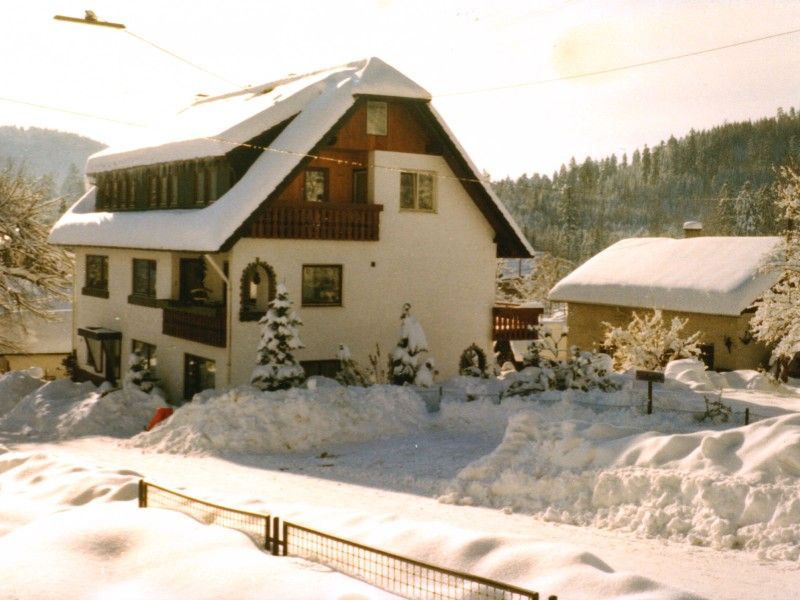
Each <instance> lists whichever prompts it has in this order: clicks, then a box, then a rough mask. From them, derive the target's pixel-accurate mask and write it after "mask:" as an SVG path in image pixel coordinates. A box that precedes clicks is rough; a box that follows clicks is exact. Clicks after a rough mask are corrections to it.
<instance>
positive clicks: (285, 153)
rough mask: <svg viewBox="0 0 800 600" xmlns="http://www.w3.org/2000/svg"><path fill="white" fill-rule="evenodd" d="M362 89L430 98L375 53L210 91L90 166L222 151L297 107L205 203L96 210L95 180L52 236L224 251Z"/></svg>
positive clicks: (70, 241) (64, 240)
mask: <svg viewBox="0 0 800 600" xmlns="http://www.w3.org/2000/svg"><path fill="white" fill-rule="evenodd" d="M262 92H263V93H262ZM360 95H378V96H382V97H397V98H411V99H416V100H422V101H429V100H430V94H429V93H428V92H427V91H425V90H424V89H423V88H421V87H419V86H418V85H417V84H415V83H414V82H412V81H411V80H409V79H408V78H407V77H406V76H405V75H403V74H401V73H399V72H398V71H396V70H395V69H394V68H392V67H391V66H389V65H387V64H386V63H384V62H383V61H381V60H380V59H378V58H374V57H373V58H369V59H365V60H362V61H357V62H353V63H350V64H348V65H344V66H342V67H336V68H333V69H329V70H326V71H320V72H318V73H313V74H311V75H308V76H303V77H299V78H292V79H288V80H284V81H280V82H275V83H272V84H266V85H263V86H258V87H256V88H250V89H248V90H245V91H243V92H239V93H234V94H228V95H226V96H220V97H218V98H209V99H206V100H203V101H202V102H199V103H196V104H195V105H193V106H192V107H190V108H189V109H187V110H186V111H185V113H182V114H181V115H180V116H179V117H178V118H177V119H176V120H175V121H176V123H175V129H176V131H177V132H176V133H173V132H170V133H168V134H167V139H166V140H164V139H159V140H156V141H153V142H151V143H144V144H142V145H140V146H139V147H137V148H134V149H130V148H129V149H122V150H118V149H114V148H111V149H106V150H103V151H101V152H100V153H98V154H95V155H93V156H92V157H90V158H89V161H88V163H87V169H86V170H87V172H89V173H95V172H100V171H106V170H110V169H122V168H130V167H134V166H141V165H149V164H158V163H164V162H171V161H176V160H187V159H190V158H200V157H207V156H220V155H222V154H225V153H227V152H229V151H231V150H232V149H233V148H235V147H236V146H237V145H239V144H241V143H242V142H246V141H248V140H250V139H252V138H253V137H255V136H256V135H258V134H260V133H262V132H264V131H266V130H268V129H269V128H270V127H272V126H274V125H276V124H278V123H281V122H283V121H285V120H286V119H287V118H289V117H291V116H293V115H296V116H295V118H294V119H293V120H292V122H291V123H290V124H289V125H288V126H287V127H286V128H285V129H284V130H283V131H282V132H281V134H280V135H279V136H278V137H277V138H276V139H275V140H274V141H273V142H272V144H271V145H270V150H269V151H266V152H263V153H262V154H261V155H260V156H259V157H258V158H257V159H256V161H255V163H254V164H253V165H252V166H251V167H250V169H248V171H247V172H246V173H245V174H244V176H243V177H242V178H241V179H240V180H239V181H238V182H237V183H236V184H235V185H234V186H233V187H232V188H231V189H230V190H228V192H226V193H225V194H224V195H223V196H222V197H220V198H219V199H218V200H217V201H216V202H214V203H212V204H211V205H209V206H206V207H204V208H201V209H180V210H158V211H127V212H117V213H111V212H95V201H96V189H95V188H91V189H90V190H89V191H87V193H86V194H85V195H84V196H83V197H82V198H81V199H79V200H78V201H77V202H76V203H75V204H74V205H73V206H72V207H71V208H70V209H69V210H68V211H67V212H66V213H65V214H64V215H62V217H61V218H60V219H59V220H58V222H57V223H56V224H55V225H54V227H53V229H52V231H51V233H50V238H49V239H50V242H51V243H53V244H62V245H70V246H76V245H77V246H80V245H87V244H89V243H90V242H91V245H92V246H101V247H112V248H150V249H159V250H187V251H196V252H216V251H218V250H219V248H220V247H221V246H222V245H223V244H224V243H225V242H226V241H227V240H228V239H229V238H230V237H231V236H232V235H233V234H234V233H235V231H236V230H237V229H238V228H239V226H240V225H241V224H242V223H243V222H244V220H245V219H246V218H247V217H249V216H250V215H251V214H252V213H253V211H254V210H255V209H256V208H258V207H259V206H260V205H261V203H262V202H263V201H264V198H266V197H268V196H269V195H270V194H271V193H272V191H274V190H275V189H276V187H277V186H278V185H279V184H280V183H281V182H282V181H283V180H284V179H285V178H286V177H287V176H288V175H289V173H290V172H291V171H292V169H294V168H295V167H296V166H297V164H298V163H299V162H300V161H301V160H302V159H303V158H305V156H306V155H307V154H308V153H309V152H310V151H311V150H312V149H313V148H314V146H315V145H316V144H317V142H318V141H319V140H320V139H321V138H322V136H323V135H325V134H326V133H327V132H328V131H329V130H330V129H331V128H332V127H333V126H334V125H335V124H336V123H337V122H338V121H339V119H340V118H341V117H342V115H344V114H345V113H346V112H347V110H348V109H349V108H350V107H351V106H353V104H354V103H355V101H356V96H360ZM432 113H433V114H434V116H435V118H436V119H437V120H438V121H439V123H440V124H441V125H442V126H443V127H444V128H445V131H447V132H448V134H449V135H450V137H451V139H452V140H453V142H454V143H455V144H456V146H457V147H458V148H459V151H461V153H462V155H463V156H464V157H465V159H466V154H465V153H464V151H463V149H462V148H461V147H460V146H458V142H457V141H456V140H455V137H454V136H453V135H452V133H450V132H449V130H448V129H447V127H446V125H445V124H444V121H443V120H442V118H441V117H440V116H439V115H438V114H437V113H436V112H435V111H433V110H432ZM209 138H211V139H209ZM467 160H468V159H467ZM469 166H470V168H471V169H472V172H473V173H475V174H476V176H477V174H478V173H479V171H478V170H477V169H476V168H475V167H474V165H472V164H471V163H469ZM482 185H483V188H484V190H485V191H486V193H487V194H488V196H489V198H490V199H491V201H492V202H493V203H494V205H495V207H496V208H497V210H498V211H499V212H500V214H501V215H502V217H503V219H504V220H505V221H506V222H507V223H508V224H509V226H510V227H511V228H512V229H513V231H514V232H515V233H516V236H517V238H518V241H520V243H521V244H523V245H524V247H525V248H527V249H528V250H529V251H530V252H533V249H532V248H531V247H530V245H529V244H528V242H527V241H526V239H525V236H524V235H522V233H521V231H520V229H519V227H518V226H517V225H516V224H515V223H514V220H513V219H512V218H511V216H510V214H509V213H508V211H507V210H506V209H505V207H504V206H503V203H502V202H500V200H499V199H498V198H497V196H495V194H494V193H493V192H492V190H491V187H490V186H489V185H488V183H483V184H482Z"/></svg>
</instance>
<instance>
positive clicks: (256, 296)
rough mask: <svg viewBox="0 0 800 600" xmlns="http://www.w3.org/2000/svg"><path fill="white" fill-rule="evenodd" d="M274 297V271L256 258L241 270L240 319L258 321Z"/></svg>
mask: <svg viewBox="0 0 800 600" xmlns="http://www.w3.org/2000/svg"><path fill="white" fill-rule="evenodd" d="M273 298H275V271H274V270H273V269H272V267H270V266H269V265H268V264H266V263H263V262H261V261H260V260H259V259H256V260H255V262H252V263H250V264H249V265H247V267H246V268H245V270H244V271H243V272H242V281H241V290H240V300H241V307H240V309H239V320H240V321H258V320H259V319H261V317H263V316H264V313H266V312H267V305H268V304H269V302H270V300H272V299H273Z"/></svg>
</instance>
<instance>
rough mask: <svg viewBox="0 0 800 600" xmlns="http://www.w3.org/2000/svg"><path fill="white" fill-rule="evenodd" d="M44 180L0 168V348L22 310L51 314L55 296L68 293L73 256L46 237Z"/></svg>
mask: <svg viewBox="0 0 800 600" xmlns="http://www.w3.org/2000/svg"><path fill="white" fill-rule="evenodd" d="M46 187H47V186H46V185H45V184H43V183H41V182H35V181H31V180H30V179H28V178H27V177H25V175H24V173H23V172H22V171H21V170H15V169H14V168H13V167H11V166H8V167H6V168H5V169H2V170H0V315H2V316H3V323H2V324H0V350H13V349H14V348H16V347H17V340H16V339H14V338H13V332H16V331H17V330H18V328H19V327H21V326H22V320H23V318H24V316H25V314H26V313H27V314H34V315H36V316H39V317H41V318H44V319H47V318H50V311H49V307H50V304H51V302H52V300H53V298H67V297H69V294H68V293H67V291H68V290H69V286H70V285H71V284H72V281H71V277H72V259H71V257H70V256H69V255H68V254H67V253H66V251H64V249H62V248H60V247H58V246H52V245H50V244H48V243H47V236H48V233H49V231H50V227H49V225H48V224H47V219H48V213H49V211H50V208H49V207H48V202H47V201H48V200H49V199H50V196H48V195H47V194H48V193H49V192H48V190H47V189H46Z"/></svg>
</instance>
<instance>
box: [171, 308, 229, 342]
mask: <svg viewBox="0 0 800 600" xmlns="http://www.w3.org/2000/svg"><path fill="white" fill-rule="evenodd" d="M161 332H162V333H163V334H164V335H171V336H174V337H179V338H182V339H184V340H191V341H193V342H200V343H201V344H208V345H209V346H217V347H219V348H224V347H225V344H226V336H225V307H224V306H180V305H171V306H165V307H164V322H163V325H162V328H161Z"/></svg>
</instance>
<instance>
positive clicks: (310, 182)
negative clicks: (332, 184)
mask: <svg viewBox="0 0 800 600" xmlns="http://www.w3.org/2000/svg"><path fill="white" fill-rule="evenodd" d="M304 200H305V201H306V202H327V201H328V169H306V177H305V192H304Z"/></svg>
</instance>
